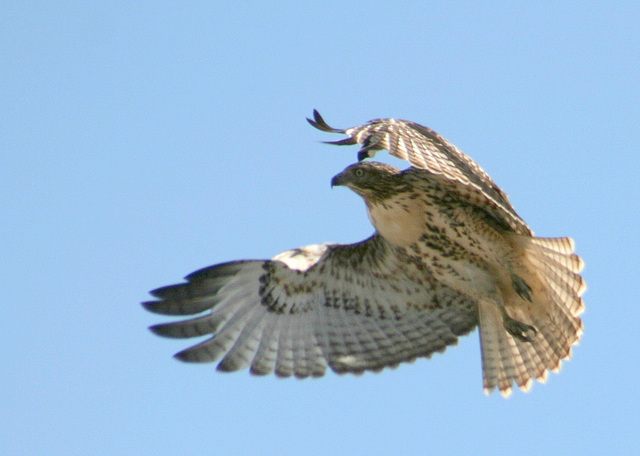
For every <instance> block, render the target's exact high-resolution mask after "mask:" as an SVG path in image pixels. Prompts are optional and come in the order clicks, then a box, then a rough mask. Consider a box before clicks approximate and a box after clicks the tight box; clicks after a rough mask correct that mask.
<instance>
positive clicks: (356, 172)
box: [354, 169, 364, 177]
mask: <svg viewBox="0 0 640 456" xmlns="http://www.w3.org/2000/svg"><path fill="white" fill-rule="evenodd" d="M354 174H355V175H356V177H362V176H364V170H363V169H356V171H355V173H354Z"/></svg>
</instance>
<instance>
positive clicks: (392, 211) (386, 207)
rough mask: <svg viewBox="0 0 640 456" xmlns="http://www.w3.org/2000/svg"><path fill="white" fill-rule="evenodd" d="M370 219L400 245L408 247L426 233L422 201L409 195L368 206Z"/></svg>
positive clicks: (389, 238) (387, 236)
mask: <svg viewBox="0 0 640 456" xmlns="http://www.w3.org/2000/svg"><path fill="white" fill-rule="evenodd" d="M367 212H368V214H369V219H370V220H371V223H373V226H375V227H376V231H378V233H379V234H380V235H381V236H382V237H383V238H385V239H386V240H387V241H389V242H391V243H392V244H395V245H397V246H400V247H407V246H409V245H411V244H413V243H414V242H417V241H418V239H420V236H421V235H422V234H423V233H424V224H425V213H424V207H423V205H422V203H421V202H420V201H418V200H414V199H409V198H408V195H401V196H399V197H395V198H391V199H389V200H386V201H385V202H384V203H380V204H372V205H371V206H369V207H367Z"/></svg>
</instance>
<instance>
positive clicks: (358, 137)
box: [307, 109, 531, 234]
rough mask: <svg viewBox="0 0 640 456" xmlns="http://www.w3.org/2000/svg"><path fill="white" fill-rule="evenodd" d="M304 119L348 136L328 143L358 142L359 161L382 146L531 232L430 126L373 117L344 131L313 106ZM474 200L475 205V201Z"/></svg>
mask: <svg viewBox="0 0 640 456" xmlns="http://www.w3.org/2000/svg"><path fill="white" fill-rule="evenodd" d="M307 121H308V122H309V123H310V124H311V125H312V126H314V127H315V128H317V129H319V130H322V131H326V132H329V133H343V134H346V135H347V136H348V137H347V138H345V139H342V140H339V141H327V144H335V145H340V146H343V145H354V144H360V145H361V146H362V147H361V148H360V150H359V151H358V160H363V159H365V158H368V157H373V156H374V155H375V154H376V153H377V152H378V151H380V150H383V149H384V150H387V151H388V152H389V153H390V154H391V155H393V156H394V157H398V158H401V159H403V160H407V161H409V163H411V165H412V166H413V167H414V168H418V169H423V170H426V171H428V172H430V173H432V174H434V175H436V176H438V177H440V178H441V179H442V182H446V181H449V182H451V183H452V184H454V185H455V186H456V187H458V188H460V189H461V191H460V192H458V193H460V194H462V195H465V194H470V192H469V190H471V191H472V192H475V193H476V194H479V195H481V196H482V199H484V200H486V201H487V203H488V204H489V205H490V206H494V207H497V208H499V210H500V211H501V212H503V214H504V215H505V216H506V217H507V218H508V219H509V221H510V224H511V225H512V226H513V227H514V228H515V230H516V231H517V232H519V233H521V234H531V230H530V229H529V227H528V226H527V224H526V223H525V222H524V221H523V220H522V219H521V218H520V216H519V215H518V214H517V213H516V211H515V209H514V208H513V206H512V205H511V203H510V202H509V199H508V197H507V195H506V193H504V192H503V191H502V190H501V189H500V188H499V187H498V186H497V185H496V183H495V182H494V181H493V179H491V177H489V175H488V174H487V173H486V172H485V171H484V170H483V169H482V168H481V167H480V165H478V164H477V163H476V162H475V161H473V160H472V159H471V158H470V157H469V156H467V155H466V154H465V153H464V152H462V151H461V150H460V149H458V148H457V147H456V146H454V145H453V144H451V143H450V142H449V141H447V140H446V139H444V138H443V137H442V136H440V135H439V134H438V133H436V132H435V131H433V130H431V129H430V128H427V127H425V126H423V125H420V124H417V123H415V122H410V121H407V120H400V119H375V120H371V121H369V122H368V123H367V124H365V125H361V126H358V127H353V128H347V129H344V130H343V129H338V128H333V127H330V126H329V125H328V124H327V123H326V122H325V120H324V119H323V118H322V116H321V115H320V113H318V111H316V110H315V109H314V111H313V120H312V119H307ZM465 190H466V191H465ZM474 199H477V198H474ZM473 203H474V204H477V201H474V202H473Z"/></svg>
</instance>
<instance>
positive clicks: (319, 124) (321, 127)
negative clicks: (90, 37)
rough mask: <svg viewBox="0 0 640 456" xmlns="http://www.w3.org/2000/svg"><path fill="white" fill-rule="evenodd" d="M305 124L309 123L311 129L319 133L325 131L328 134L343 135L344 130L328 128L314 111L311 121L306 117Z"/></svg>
mask: <svg viewBox="0 0 640 456" xmlns="http://www.w3.org/2000/svg"><path fill="white" fill-rule="evenodd" d="M307 122H309V123H310V124H311V126H312V127H314V128H317V129H318V130H321V131H326V132H328V133H344V130H340V129H338V128H333V127H330V126H329V125H328V124H327V122H325V121H324V119H323V118H322V116H321V115H320V113H319V112H318V111H317V110H316V109H314V110H313V120H311V119H309V118H308V117H307Z"/></svg>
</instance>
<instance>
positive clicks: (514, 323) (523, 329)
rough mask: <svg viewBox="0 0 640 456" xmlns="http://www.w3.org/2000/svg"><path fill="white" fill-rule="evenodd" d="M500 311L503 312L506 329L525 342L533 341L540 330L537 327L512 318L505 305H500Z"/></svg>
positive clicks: (503, 322)
mask: <svg viewBox="0 0 640 456" xmlns="http://www.w3.org/2000/svg"><path fill="white" fill-rule="evenodd" d="M500 312H501V313H502V324H503V325H504V329H506V330H507V332H508V333H509V334H511V335H512V336H513V337H516V338H518V339H520V340H521V341H523V342H531V341H532V340H533V338H534V337H535V335H536V334H537V332H538V331H537V330H536V328H534V327H533V326H531V325H528V324H526V323H522V322H521V321H518V320H516V319H514V318H511V317H510V316H509V315H508V314H507V311H506V310H505V309H504V308H503V307H500Z"/></svg>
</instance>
